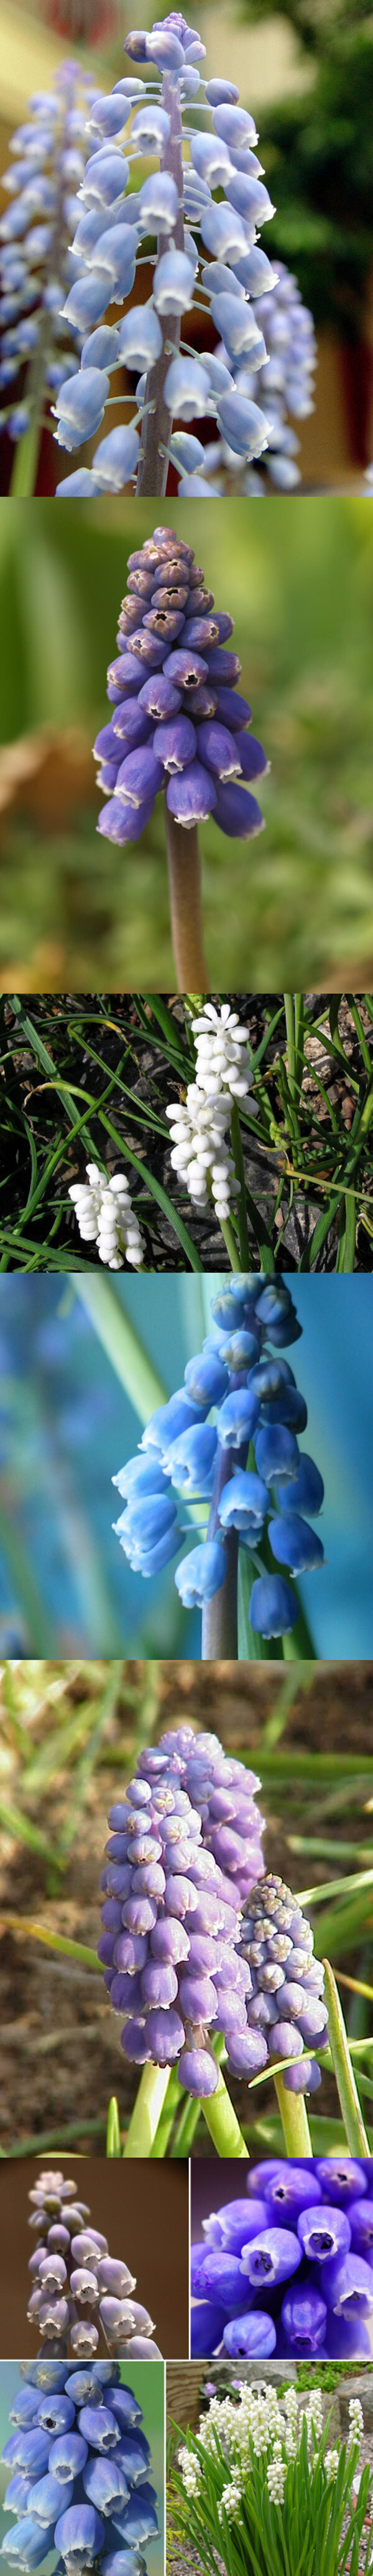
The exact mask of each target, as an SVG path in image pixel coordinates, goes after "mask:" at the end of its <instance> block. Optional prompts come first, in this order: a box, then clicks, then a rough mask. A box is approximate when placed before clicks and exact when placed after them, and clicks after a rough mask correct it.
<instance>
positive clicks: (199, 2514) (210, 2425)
mask: <svg viewBox="0 0 373 2576" xmlns="http://www.w3.org/2000/svg"><path fill="white" fill-rule="evenodd" d="M359 2419H360V2424H361V2430H362V2429H363V2415H362V2410H361V2408H360V2407H359V2405H356V2403H355V2401H354V2400H353V2401H352V2405H351V2408H350V2438H349V2442H348V2444H346V2443H344V2444H343V2446H342V2448H341V2450H340V2452H339V2455H338V2451H336V2450H334V2451H333V2450H332V2449H330V2447H329V2446H328V2435H329V2427H330V2420H331V2419H330V2415H329V2416H328V2419H327V2423H326V2426H325V2427H324V2430H323V2429H322V2410H321V2401H320V2391H319V2389H318V2387H317V2386H316V2387H315V2384H314V2383H313V2393H312V2398H311V2401H310V2406H309V2408H308V2410H307V2414H304V2415H303V2417H301V2418H300V2419H299V2415H298V2405H297V2396H296V2391H295V2389H294V2387H290V2388H288V2389H287V2391H286V2396H285V2420H284V2416H283V2415H282V2414H281V2412H280V2409H279V2405H278V2399H277V2394H275V2391H274V2389H273V2388H271V2387H268V2388H267V2390H266V2395H265V2397H264V2394H259V2392H258V2394H257V2395H255V2393H254V2391H253V2390H250V2389H249V2388H247V2389H246V2388H245V2386H243V2387H242V2388H241V2393H240V2399H239V2403H238V2405H237V2406H234V2407H233V2408H232V2406H231V2401H230V2399H229V2397H228V2398H227V2399H223V2400H222V2402H220V2400H219V2397H217V2398H214V2399H212V2401H211V2405H210V2408H209V2413H208V2416H207V2417H206V2416H204V2417H203V2420H202V2424H200V2427H199V2434H196V2435H194V2434H192V2433H191V2432H190V2430H189V2428H188V2433H187V2439H186V2442H185V2443H183V2444H182V2447H181V2452H180V2453H179V2462H180V2465H181V2477H180V2476H179V2475H178V2474H177V2472H176V2470H175V2471H174V2474H173V2478H172V2485H171V2520H173V2523H174V2530H175V2533H176V2535H177V2537H178V2538H179V2540H180V2539H182V2541H183V2542H184V2544H185V2542H186V2543H187V2551H188V2553H189V2549H190V2546H191V2545H192V2548H194V2549H195V2551H196V2552H197V2554H198V2559H199V2562H200V2564H201V2566H202V2567H203V2568H204V2569H205V2570H206V2571H208V2576H212V2571H213V2570H214V2569H215V2567H216V2560H217V2557H218V2558H219V2561H220V2562H222V2563H223V2566H224V2568H225V2570H226V2576H244V2571H246V2576H268V2570H269V2576H300V2571H301V2569H302V2570H303V2571H306V2576H323V2571H324V2568H325V2569H326V2567H327V2569H328V2576H343V2571H344V2569H345V2567H346V2565H347V2564H349V2567H350V2576H351V2571H352V2576H358V2569H359V2566H360V2567H362V2568H363V2569H364V2570H366V2569H367V2567H368V2564H369V2557H370V2547H371V2530H370V2524H369V2531H368V2535H367V2540H366V2546H365V2552H364V2554H363V2557H362V2558H361V2557H360V2556H359V2552H360V2548H361V2545H363V2533H364V2520H365V2516H366V2512H367V2506H368V2500H369V2495H370V2482H371V2470H370V2465H369V2463H368V2464H367V2466H366V2467H365V2469H364V2470H363V2472H362V2475H361V2478H360V2484H359V2485H358V2487H357V2492H356V2494H355V2493H354V2480H356V2476H357V2469H358V2462H359V2449H360V2436H359V2429H358V2426H359Z"/></svg>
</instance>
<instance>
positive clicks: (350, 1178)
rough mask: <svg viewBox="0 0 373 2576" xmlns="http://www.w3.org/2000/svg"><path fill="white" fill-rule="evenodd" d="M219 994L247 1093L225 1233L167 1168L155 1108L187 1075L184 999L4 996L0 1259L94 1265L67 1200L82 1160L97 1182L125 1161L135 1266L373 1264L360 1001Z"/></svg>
mask: <svg viewBox="0 0 373 2576" xmlns="http://www.w3.org/2000/svg"><path fill="white" fill-rule="evenodd" d="M216 999H217V1004H218V1007H219V1002H221V1001H222V1000H224V999H226V996H222V995H220V996H219V997H216ZM229 999H230V1002H231V1004H233V1008H236V1007H237V1001H238V1009H239V1013H240V1017H241V1020H242V1019H243V1020H244V1021H245V1022H246V1024H247V1026H248V1028H249V1044H250V1059H251V1067H252V1072H253V1088H252V1091H250V1095H249V1100H248V1103H246V1101H245V1100H243V1101H241V1102H240V1101H239V1102H238V1104H236V1106H235V1107H234V1104H233V1100H232V1113H233V1125H232V1152H233V1158H234V1161H235V1168H236V1172H237V1175H238V1179H239V1182H240V1195H239V1198H238V1200H237V1205H236V1207H235V1204H234V1203H233V1206H232V1210H231V1218H230V1226H229V1228H228V1230H227V1231H226V1234H225V1237H224V1235H223V1236H222V1233H221V1230H220V1226H219V1222H218V1218H217V1216H216V1213H215V1210H214V1205H213V1201H212V1200H211V1201H210V1209H209V1211H208V1212H207V1214H206V1212H205V1213H202V1214H201V1213H199V1212H198V1208H197V1207H196V1202H195V1201H193V1200H192V1201H191V1198H190V1196H189V1195H188V1192H187V1189H186V1185H185V1182H184V1183H183V1182H182V1181H181V1180H180V1177H179V1175H178V1173H177V1172H176V1171H175V1170H173V1169H172V1166H171V1162H170V1141H171V1140H170V1132H169V1124H168V1122H167V1116H166V1111H167V1105H168V1103H169V1102H170V1101H172V1100H173V1099H175V1097H176V1100H178V1098H180V1101H182V1100H183V1099H185V1094H186V1090H187V1087H188V1084H189V1083H190V1082H192V1083H193V1081H194V1079H195V1046H194V1041H193V1037H192V1033H191V1018H192V1015H193V1003H192V1001H191V1004H190V1007H188V1006H187V1005H186V1004H184V1002H183V1003H181V1002H179V1003H178V1002H175V1001H173V1002H171V1004H169V1003H168V1002H167V999H166V998H165V997H164V996H163V997H162V996H160V995H153V994H152V993H149V994H146V993H140V994H134V995H132V996H131V997H130V998H128V999H127V998H126V997H125V996H123V994H120V993H114V994H110V993H106V994H105V993H98V994H87V995H82V996H81V997H80V996H79V995H78V996H75V999H71V998H70V996H69V995H60V996H59V997H58V999H57V998H56V1000H55V1001H53V1000H52V999H51V996H49V997H48V996H45V997H43V996H42V995H39V996H38V997H37V998H34V999H33V997H32V994H30V995H27V996H22V994H21V995H19V994H15V995H12V996H10V997H9V1000H8V1001H7V1000H6V999H5V997H4V996H3V999H2V1002H0V1072H1V1091H0V1134H1V1149H2V1150H1V1161H2V1178H1V1184H0V1264H1V1268H2V1269H8V1268H15V1267H16V1268H17V1269H21V1270H45V1269H48V1270H62V1271H64V1270H68V1271H71V1270H86V1269H88V1270H93V1269H96V1270H97V1268H98V1267H99V1263H98V1255H97V1251H96V1247H95V1245H94V1244H93V1245H92V1246H91V1245H90V1244H85V1243H84V1242H81V1241H80V1237H79V1232H78V1227H77V1224H76V1221H75V1217H74V1214H73V1210H72V1207H71V1203H70V1202H69V1199H68V1190H69V1185H70V1183H73V1182H75V1181H81V1180H83V1179H84V1176H85V1168H86V1163H87V1161H88V1160H89V1158H90V1157H91V1159H93V1160H94V1161H95V1162H96V1163H97V1162H98V1164H99V1167H100V1168H102V1170H103V1172H105V1171H106V1173H107V1176H108V1177H109V1174H110V1172H111V1171H115V1170H116V1169H117V1168H118V1165H119V1167H120V1168H123V1169H125V1170H126V1172H127V1177H128V1180H129V1183H130V1188H131V1193H132V1198H133V1204H134V1207H135V1209H136V1215H137V1217H138V1219H139V1222H140V1226H141V1230H142V1235H143V1240H144V1267H145V1268H146V1269H149V1270H161V1271H162V1270H167V1271H169V1270H171V1269H176V1270H180V1271H182V1270H184V1269H185V1268H187V1269H195V1270H200V1269H202V1270H209V1269H212V1268H214V1267H215V1263H216V1259H218V1260H219V1263H221V1266H222V1268H223V1269H224V1268H226V1269H229V1267H230V1266H232V1267H233V1268H235V1267H237V1268H239V1267H240V1265H241V1264H242V1266H246V1264H247V1263H249V1264H250V1266H251V1267H253V1268H258V1269H260V1268H262V1269H264V1270H266V1271H268V1273H271V1272H274V1271H275V1270H278V1269H280V1270H282V1269H283V1268H285V1269H287V1270H291V1269H294V1270H297V1269H298V1268H299V1269H301V1270H312V1269H320V1268H321V1269H327V1270H335V1269H336V1270H338V1271H351V1270H353V1269H354V1268H356V1267H357V1268H363V1269H365V1270H366V1269H370V1268H371V1266H372V1244H373V1197H372V1173H371V1127H372V1118H373V1003H372V997H371V994H369V993H365V994H363V995H362V996H359V999H357V998H356V996H355V995H354V994H352V995H351V994H350V995H347V996H346V995H337V994H336V995H335V996H334V997H333V998H332V999H330V997H329V999H325V1000H324V998H323V997H322V996H321V995H319V996H315V997H313V996H312V995H307V996H306V997H305V999H304V997H303V996H302V995H300V994H295V995H294V994H291V993H290V994H288V993H285V994H281V993H275V994H271V995H270V997H269V998H268V1000H267V999H266V997H265V996H263V998H262V999H261V998H260V997H258V996H256V997H255V996H254V995H252V994H240V995H239V996H238V997H237V996H236V995H230V996H229ZM252 1102H254V1104H255V1113H256V1114H255V1123H254V1122H253V1117H252V1107H251V1104H252Z"/></svg>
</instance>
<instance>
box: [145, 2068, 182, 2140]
mask: <svg viewBox="0 0 373 2576" xmlns="http://www.w3.org/2000/svg"><path fill="white" fill-rule="evenodd" d="M182 2098H183V2097H182V2090H181V2085H180V2084H179V2078H178V2072H177V2067H176V2066H173V2067H172V2071H171V2075H170V2080H169V2084H168V2086H167V2093H166V2094H165V2099H164V2105H163V2111H161V2117H160V2120H159V2121H158V2128H157V2130H156V2135H155V2138H154V2145H153V2146H152V2149H151V2154H152V2157H153V2160H154V2162H157V2163H159V2162H160V2159H161V2156H166V2155H167V2149H168V2147H169V2144H170V2138H171V2137H172V2130H173V2126H174V2120H175V2118H176V2117H177V2112H178V2110H179V2105H180V2102H181V2101H182Z"/></svg>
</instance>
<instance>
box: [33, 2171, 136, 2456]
mask: <svg viewBox="0 0 373 2576" xmlns="http://www.w3.org/2000/svg"><path fill="white" fill-rule="evenodd" d="M29 2196H30V2200H31V2202H32V2216H31V2218H30V2220H29V2226H30V2227H32V2229H33V2232H34V2234H35V2235H36V2237H37V2244H36V2247H35V2252H34V2253H33V2254H32V2255H31V2258H30V2264H29V2270H30V2272H31V2292H30V2300H29V2306H28V2311H27V2314H28V2319H29V2323H30V2324H33V2323H34V2320H35V2324H36V2325H37V2327H38V2332H39V2334H40V2336H41V2340H42V2344H43V2345H45V2347H46V2349H47V2352H48V2353H49V2354H50V2355H53V2357H55V2356H56V2355H57V2356H58V2354H60V2353H67V2352H68V2351H70V2352H71V2353H72V2354H73V2355H74V2358H75V2359H76V2361H89V2360H90V2359H91V2358H92V2356H93V2355H94V2354H95V2353H97V2350H98V2347H99V2341H100V2331H101V2335H102V2339H103V2343H104V2345H105V2344H106V2347H107V2350H108V2352H109V2353H110V2354H114V2355H116V2354H118V2352H119V2353H121V2352H125V2353H126V2355H127V2353H128V2352H129V2349H130V2350H131V2359H133V2360H136V2359H137V2360H139V2359H141V2358H142V2356H143V2355H144V2354H145V2358H146V2359H147V2360H148V2359H152V2358H154V2357H155V2356H156V2357H157V2359H159V2358H160V2354H159V2346H158V2344H155V2343H154V2342H153V2335H154V2326H153V2323H152V2318H151V2317H150V2316H149V2311H148V2309H147V2308H144V2307H142V2306H141V2305H140V2303H139V2301H138V2300H137V2299H135V2298H134V2296H133V2293H134V2291H135V2289H136V2281H135V2279H134V2276H133V2274H132V2272H129V2270H128V2265H127V2263H123V2262H122V2260H121V2259H119V2260H118V2258H116V2257H112V2256H110V2255H109V2248H108V2244H107V2240H106V2236H102V2235H101V2234H100V2232H99V2231H98V2230H97V2228H95V2227H91V2224H90V2214H89V2209H87V2206H86V2203H85V2201H80V2200H78V2199H77V2195H76V2187H75V2182H70V2181H68V2180H66V2179H65V2176H64V2174H62V2173H57V2171H54V2170H53V2171H52V2172H51V2173H41V2174H40V2175H39V2177H38V2181H37V2182H36V2183H35V2185H34V2189H33V2190H32V2191H31V2192H30V2195H29ZM104 2367H105V2365H104ZM107 2367H108V2369H109V2363H108V2365H107ZM57 2412H58V2422H57V2419H56V2425H55V2430H56V2433H59V2432H61V2433H64V2432H65V2430H66V2427H67V2425H68V2421H69V2417H68V2414H67V2415H66V2406H65V2401H64V2402H63V2405H62V2407H61V2405H60V2404H59V2408H58V2410H57Z"/></svg>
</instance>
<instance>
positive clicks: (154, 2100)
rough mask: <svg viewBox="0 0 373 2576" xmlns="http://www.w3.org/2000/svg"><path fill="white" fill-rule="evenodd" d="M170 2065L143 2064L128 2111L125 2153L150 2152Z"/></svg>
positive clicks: (165, 2090) (144, 2154) (146, 2154)
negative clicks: (131, 2105) (137, 2086)
mask: <svg viewBox="0 0 373 2576" xmlns="http://www.w3.org/2000/svg"><path fill="white" fill-rule="evenodd" d="M170 2074H171V2068H170V2067H169V2066H144V2067H143V2072H142V2076H141V2081H140V2084H139V2089H138V2094H137V2099H136V2102H135V2104H134V2109H133V2111H132V2114H131V2119H130V2121H129V2126H128V2129H127V2137H126V2143H125V2147H124V2148H123V2154H124V2157H127V2156H150V2155H151V2150H152V2146H153V2141H154V2138H155V2137H156V2133H157V2128H158V2122H159V2120H160V2117H161V2112H162V2111H163V2104H164V2101H165V2096H166V2093H167V2086H168V2084H169V2080H170Z"/></svg>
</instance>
